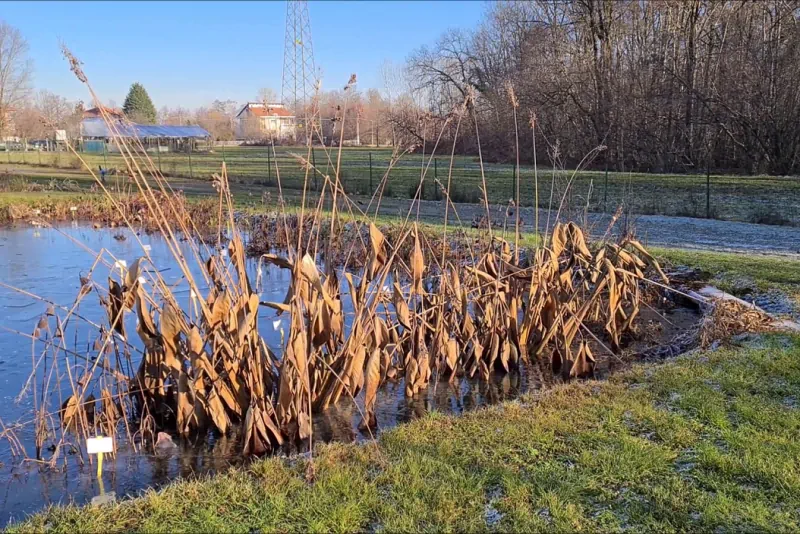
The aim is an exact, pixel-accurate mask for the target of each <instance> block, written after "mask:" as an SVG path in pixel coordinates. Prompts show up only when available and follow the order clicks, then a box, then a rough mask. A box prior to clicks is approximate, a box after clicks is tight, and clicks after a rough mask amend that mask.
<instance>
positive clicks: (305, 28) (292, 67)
mask: <svg viewBox="0 0 800 534" xmlns="http://www.w3.org/2000/svg"><path fill="white" fill-rule="evenodd" d="M283 46H284V47H283V80H282V83H281V103H283V104H284V105H286V106H293V107H294V113H295V116H296V117H297V118H298V120H299V126H301V127H302V128H303V129H304V133H305V135H306V137H307V136H309V135H311V132H309V131H308V128H309V125H308V112H307V108H308V104H309V101H310V98H311V96H312V95H313V92H314V86H315V83H316V80H315V74H316V73H315V66H314V47H313V46H312V44H311V20H310V18H309V16H308V2H306V1H305V0H288V1H287V2H286V39H285V41H284V45H283Z"/></svg>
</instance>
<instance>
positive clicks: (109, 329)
mask: <svg viewBox="0 0 800 534" xmlns="http://www.w3.org/2000/svg"><path fill="white" fill-rule="evenodd" d="M68 57H69V58H70V62H71V64H72V65H73V67H74V68H76V69H78V70H79V71H80V67H79V65H80V63H79V62H77V60H75V59H74V58H73V57H72V56H71V55H69V54H68ZM79 79H81V81H83V82H86V80H85V76H83V72H82V71H80V76H79ZM354 83H355V77H353V78H351V80H350V82H348V87H351V86H352V85H353V84H354ZM87 87H89V85H88V83H87ZM89 90H90V92H91V87H89ZM92 95H93V96H94V93H93V92H92ZM509 97H510V99H511V101H512V105H513V107H514V108H515V109H516V107H517V106H518V103H516V97H515V96H514V94H513V90H509ZM474 98H475V94H474V91H470V92H469V94H468V96H467V98H466V99H465V101H464V103H463V105H462V106H461V107H460V111H459V112H457V113H453V114H451V115H450V117H453V118H457V123H456V131H458V129H459V126H460V123H461V118H462V117H463V116H464V112H465V111H466V110H469V111H470V112H471V116H472V117H473V119H474V121H473V122H474V125H475V128H476V133H477V118H476V116H475V111H474ZM100 109H101V113H102V109H103V108H102V107H101V108H100ZM346 112H347V105H346V103H345V105H344V106H343V107H342V117H343V118H344V115H345V114H346ZM450 117H448V120H449V118H450ZM103 118H104V119H105V120H106V122H107V126H108V128H109V130H110V131H111V132H112V133H113V134H114V135H113V140H114V142H115V143H116V144H117V147H118V149H119V152H120V154H121V155H122V157H123V158H124V161H125V163H126V167H127V169H128V172H129V174H130V176H131V181H132V183H133V185H134V186H135V187H136V192H137V194H138V195H139V196H140V197H139V198H140V199H141V202H142V203H143V205H144V206H146V208H147V212H148V214H149V215H148V216H149V217H150V225H151V226H152V227H153V228H154V229H156V230H157V231H158V232H160V233H161V234H162V236H163V237H164V240H165V243H166V244H167V246H168V248H169V250H170V251H171V253H172V255H173V257H174V261H175V263H176V264H177V266H178V268H179V269H180V271H181V274H182V275H183V279H184V281H185V284H186V285H187V286H188V288H189V290H190V291H191V294H192V295H194V298H193V300H192V302H191V303H190V304H189V305H188V306H183V307H182V306H181V303H180V301H179V299H178V298H177V296H176V294H175V289H174V288H173V287H172V286H170V285H168V284H167V283H166V282H165V281H164V280H163V278H162V277H161V275H160V273H159V271H158V268H157V266H155V265H153V264H152V261H151V259H150V257H149V254H148V252H147V250H146V249H145V248H144V247H143V248H142V250H143V253H142V256H141V257H140V258H138V259H136V260H135V261H132V262H131V264H130V266H126V265H124V264H122V263H120V262H119V260H118V259H117V258H114V257H112V256H111V255H110V254H108V252H107V251H101V253H100V254H99V255H98V259H97V262H96V263H103V264H105V265H107V266H113V265H118V266H119V268H118V269H112V274H111V276H110V277H109V278H108V280H107V281H104V282H98V281H96V280H95V279H94V278H93V276H92V275H93V272H90V273H88V275H87V276H86V277H85V281H84V280H83V279H82V283H81V290H80V292H79V294H78V296H77V297H76V300H75V303H74V305H73V307H72V308H71V309H67V310H62V311H64V312H66V313H60V312H58V311H57V310H55V309H53V310H48V312H47V313H46V314H45V315H44V316H43V317H42V319H41V320H40V321H39V323H38V324H37V325H36V327H35V330H34V334H33V335H32V336H31V338H32V339H33V344H34V347H37V346H39V347H41V346H44V347H45V349H44V353H42V355H40V356H39V357H38V358H37V357H36V354H35V352H34V354H33V364H32V365H33V368H34V370H33V375H32V380H31V381H32V384H34V387H33V388H32V394H33V395H34V396H35V397H37V398H38V399H39V401H40V402H38V403H37V405H36V406H35V411H36V424H37V432H36V436H37V445H38V446H39V448H40V449H41V448H44V447H45V445H46V443H47V442H54V443H55V444H56V449H55V450H56V452H55V453H54V454H53V456H51V461H54V459H55V458H58V457H59V450H60V448H61V447H62V446H65V445H69V444H70V443H72V441H71V440H72V438H71V437H70V436H82V437H86V436H89V435H91V434H93V433H95V432H97V431H102V432H103V433H105V434H110V435H117V436H118V437H123V436H125V437H126V438H127V439H128V440H130V442H131V443H133V444H134V446H136V445H135V444H137V443H140V442H141V440H142V439H145V440H152V439H153V438H154V436H155V435H156V433H157V432H158V431H159V430H165V429H167V430H172V431H174V432H176V433H178V434H181V435H197V434H202V433H204V432H208V431H214V432H218V433H220V434H226V433H229V432H231V430H232V428H233V427H234V426H241V428H242V429H243V436H244V439H243V451H242V452H243V453H244V454H263V453H266V452H269V451H271V450H274V449H275V448H276V447H278V446H280V445H281V444H284V443H287V442H298V441H305V440H308V441H309V442H310V441H311V439H312V434H313V424H312V421H313V415H314V414H315V413H317V412H320V411H322V410H325V409H326V408H327V407H329V406H330V405H332V404H335V403H337V402H338V401H339V400H340V399H342V397H349V398H353V399H356V398H362V397H363V400H362V402H361V406H363V409H362V408H361V407H359V410H361V412H362V418H363V420H362V427H364V428H366V429H372V428H374V427H375V425H376V422H377V417H376V406H377V397H378V393H379V390H380V388H381V386H382V385H383V384H385V383H386V382H387V381H393V380H399V379H402V380H404V386H405V394H406V395H408V396H414V395H418V394H419V393H420V392H422V391H423V390H424V389H425V388H426V387H427V386H428V385H429V384H430V382H431V380H440V379H442V380H445V379H446V380H448V381H454V380H456V379H457V378H458V377H459V376H468V377H480V379H482V380H488V379H489V378H490V376H491V375H492V373H496V372H499V373H509V372H513V371H514V370H515V369H517V368H519V366H520V365H521V364H522V362H524V361H526V360H528V359H533V358H546V359H548V360H549V362H550V363H551V365H552V368H553V370H554V371H555V372H557V373H560V374H561V375H562V376H563V377H564V378H565V379H571V378H578V377H586V376H591V375H592V373H593V372H594V369H595V365H596V360H597V357H598V356H597V355H596V354H595V352H596V351H597V350H598V347H601V348H603V350H607V349H605V348H604V347H606V344H607V345H608V346H610V350H611V351H618V350H619V349H620V347H621V346H622V343H623V341H622V337H623V336H624V335H625V334H626V333H627V332H630V331H631V330H633V329H634V328H635V325H636V318H637V316H638V314H639V306H640V301H641V300H642V291H641V289H640V286H641V284H642V283H644V281H646V280H647V279H648V276H650V275H653V276H657V277H658V278H659V280H660V282H658V283H659V284H662V285H663V286H668V284H669V280H668V279H667V277H666V276H665V275H664V273H663V271H662V270H661V268H660V266H659V265H658V263H657V262H656V261H655V260H654V259H653V257H652V256H651V255H650V254H648V253H647V251H646V250H645V249H644V247H642V246H641V244H639V243H638V242H637V241H635V240H632V239H624V240H622V241H621V242H619V243H604V244H602V245H599V246H595V247H592V246H591V245H590V243H588V242H587V239H586V236H585V235H584V233H583V231H582V229H581V228H580V227H578V226H577V225H575V224H573V223H569V224H564V223H557V224H555V226H554V228H553V230H552V236H551V237H550V239H549V240H548V242H546V243H545V246H542V247H539V248H536V249H534V250H530V251H523V250H522V249H521V248H520V246H519V225H520V223H519V209H518V206H519V205H520V198H519V194H517V197H516V199H515V201H514V206H515V211H516V213H517V214H516V216H515V219H516V221H515V238H514V243H513V244H512V243H509V242H508V241H506V240H505V239H502V238H501V237H498V236H497V235H494V234H493V232H492V227H491V224H489V226H488V231H486V232H484V233H483V234H482V235H481V236H480V238H478V239H472V238H470V239H465V238H463V234H457V233H454V234H452V235H450V236H448V233H447V226H445V230H444V232H443V235H442V236H441V237H439V236H434V235H432V234H430V233H428V232H425V231H423V230H422V229H421V228H420V226H419V225H418V223H417V222H416V220H413V219H411V214H412V210H414V208H415V206H414V203H412V205H411V206H410V207H409V211H408V214H407V215H406V217H405V218H404V219H403V220H402V222H401V223H400V224H398V225H397V226H394V227H391V228H389V229H386V228H383V229H382V228H379V227H378V226H377V225H376V224H375V222H374V220H373V219H372V217H371V216H370V215H369V212H370V210H371V206H372V202H370V206H368V207H367V210H366V211H362V210H361V208H360V207H359V205H358V204H357V203H354V202H353V201H352V200H351V199H350V198H349V197H348V195H347V194H346V193H345V192H344V191H343V189H342V186H341V183H340V180H339V166H340V162H341V150H342V149H341V145H342V143H340V146H339V149H338V150H339V153H338V154H336V155H334V154H332V152H329V151H328V149H327V148H325V149H324V150H325V158H326V159H327V161H328V162H329V163H331V164H333V161H334V160H335V161H336V163H335V165H334V167H333V168H334V173H333V175H332V176H331V175H329V174H328V173H323V172H321V171H320V169H319V168H317V167H316V166H315V165H314V164H313V163H311V162H309V159H308V158H303V157H302V156H298V158H300V159H302V160H303V161H304V164H305V167H306V178H305V181H306V184H305V185H306V186H307V185H308V180H309V179H311V178H314V179H316V178H317V177H319V178H320V179H321V180H322V182H323V183H322V187H321V190H320V195H319V198H318V199H317V200H316V204H311V205H309V206H307V205H306V202H307V201H308V199H307V197H306V195H305V188H304V195H303V197H302V204H301V207H300V211H299V214H297V215H290V214H287V213H286V211H285V209H284V208H283V206H282V204H281V199H280V172H279V171H278V173H277V180H278V186H279V201H278V204H279V206H280V211H279V212H278V214H277V215H276V216H275V217H272V218H264V219H262V220H261V221H260V224H259V225H258V226H256V227H253V228H251V229H250V233H251V234H253V235H254V239H253V242H255V243H259V242H260V243H261V249H260V259H259V265H261V264H262V263H269V264H272V265H275V266H277V267H279V268H281V269H286V270H287V271H289V272H290V281H289V283H288V288H287V293H286V296H285V298H284V299H283V301H281V302H262V301H260V299H259V297H258V294H257V291H256V289H254V288H253V286H252V285H251V282H250V280H249V278H248V274H247V270H246V265H245V257H246V255H247V252H248V251H250V252H253V250H254V246H253V243H251V245H250V247H248V248H246V247H245V244H244V242H243V239H242V235H241V233H240V231H239V227H238V225H237V223H236V221H235V218H234V205H233V199H232V195H231V191H230V187H229V183H228V177H227V169H226V167H225V165H224V164H223V166H222V169H221V172H220V173H219V174H218V175H215V176H214V182H215V185H216V189H217V191H218V193H219V197H218V199H217V200H216V201H215V202H216V205H215V208H214V209H213V210H211V209H206V211H207V212H213V213H215V214H216V216H215V217H214V219H212V220H213V221H214V222H216V225H217V228H216V232H215V236H216V240H217V245H218V246H217V247H216V248H210V247H209V245H208V244H207V242H206V241H197V240H189V241H188V242H186V243H184V242H183V240H182V237H181V236H186V235H193V234H194V235H196V234H197V229H198V224H197V222H196V221H195V219H194V217H192V215H191V214H190V213H189V212H188V208H187V206H186V203H185V202H183V201H182V200H181V198H180V196H179V195H177V194H176V193H175V192H174V191H172V190H171V188H170V186H169V183H168V182H167V181H166V180H165V179H164V177H163V176H162V175H161V174H160V172H159V171H158V168H157V166H156V165H154V164H153V162H152V160H151V159H150V157H149V155H148V154H147V152H146V151H145V150H144V147H143V146H142V145H141V143H140V142H139V141H138V140H135V139H134V140H131V139H128V138H124V137H122V136H120V135H118V134H119V132H117V131H116V126H115V125H114V123H113V121H111V120H110V118H109V117H106V116H104V117H103ZM309 124H310V125H311V126H310V128H311V129H312V130H313V131H312V135H314V136H318V137H320V138H321V135H322V132H321V130H320V128H319V126H318V121H316V120H314V119H313V118H312V120H310V121H309ZM309 142H310V141H309ZM436 146H438V140H437V143H436ZM436 146H435V147H434V148H433V150H432V152H431V154H430V158H431V159H432V158H433V154H434V153H435V151H436ZM479 146H480V145H479ZM76 155H78V154H77V153H76ZM400 155H402V152H399V151H398V154H397V156H398V159H399V157H400ZM453 155H454V151H453V152H452V153H451V169H450V172H449V173H448V184H447V188H446V189H445V190H444V191H445V194H446V206H447V207H446V213H450V210H452V212H453V214H454V215H455V217H456V219H457V220H458V221H459V223H460V219H459V218H458V213H457V211H456V210H455V206H454V205H452V203H451V202H450V196H449V193H450V185H451V180H450V177H451V175H452V164H453ZM78 156H79V155H78ZM430 161H431V160H430V159H429V160H428V165H424V166H423V168H422V170H421V172H422V175H421V178H420V186H419V187H420V188H421V187H422V185H423V182H424V179H425V177H426V174H427V171H428V169H429V166H430ZM88 170H89V172H92V170H91V169H88ZM481 174H482V179H483V186H484V204H485V208H486V216H487V222H488V218H489V216H490V210H489V204H488V198H487V197H486V195H485V193H486V191H485V190H486V180H485V177H484V176H483V164H482V160H481ZM387 178H388V171H387V174H386V175H385V176H384V179H383V180H382V181H381V183H380V184H379V185H378V188H377V190H376V193H375V195H374V196H373V200H375V201H376V204H377V205H379V204H380V198H381V196H382V192H383V190H384V186H385V184H386V180H387ZM97 182H98V185H99V187H100V188H101V189H102V190H103V191H105V193H106V194H107V196H108V198H109V201H110V202H111V203H112V204H113V205H114V206H116V207H117V208H118V209H119V210H120V222H121V224H125V225H128V226H130V227H132V224H133V223H134V222H135V220H134V219H133V216H132V215H131V214H130V213H127V212H126V211H125V210H124V208H123V207H122V205H121V204H120V202H119V199H118V198H117V197H116V196H115V195H113V194H112V193H111V192H109V191H107V190H105V188H104V187H103V186H102V183H101V182H100V180H99V179H98V180H97ZM438 185H439V186H442V184H438ZM442 187H443V186H442ZM443 189H444V188H443ZM418 197H419V189H418V194H417V199H418ZM328 201H330V202H331V206H332V212H331V215H330V216H327V215H325V216H324V214H323V206H324V205H325V202H328ZM416 202H418V200H417V201H416ZM343 213H346V214H347V215H348V216H349V217H350V221H353V222H351V223H350V227H349V228H348V225H345V224H342V214H343ZM377 213H378V211H377V208H376V211H375V214H376V215H377ZM133 235H134V236H136V234H135V233H134V234H133ZM458 235H461V237H460V238H459V239H463V240H464V241H463V242H464V246H460V247H454V246H453V244H454V243H455V242H456V241H457V240H454V236H458ZM223 236H225V238H226V242H227V247H225V248H224V249H223V247H222V243H223ZM135 238H136V239H138V237H135ZM182 243H184V244H183V245H182ZM320 243H323V245H322V247H321V249H320ZM345 244H346V245H345ZM186 247H188V253H187V249H186ZM267 249H277V252H279V253H276V252H275V251H270V252H266V250H267ZM223 251H224V254H223ZM192 262H193V263H195V264H196V265H198V266H200V267H201V269H200V271H199V272H200V273H201V274H200V276H201V279H197V277H196V276H195V274H193V273H194V272H196V271H193V270H192V269H190V263H192ZM259 271H260V268H259ZM259 283H260V280H256V286H259ZM92 293H95V294H96V296H97V297H98V298H99V299H100V300H101V302H102V304H103V306H104V308H105V310H106V312H107V318H106V321H104V322H103V323H102V324H95V323H93V322H91V321H86V320H83V319H81V318H79V316H78V315H77V314H76V310H77V308H78V304H79V303H80V302H81V301H82V300H83V299H85V298H88V297H89V296H90V295H92ZM344 294H347V295H348V296H349V305H348V309H347V310H345V305H344V302H343V295H344ZM260 307H268V308H271V309H273V310H275V312H276V313H278V314H287V315H288V317H289V320H288V324H289V328H288V332H287V333H286V335H285V336H284V338H283V340H282V346H281V352H280V354H273V352H272V351H271V350H270V349H269V348H268V347H267V344H266V342H265V341H264V339H263V338H262V337H261V335H260V333H259V328H258V311H259V309H260ZM346 314H347V315H348V316H349V320H347V321H346V320H345V315H346ZM132 315H135V317H136V328H135V335H136V336H137V337H138V339H139V340H140V342H141V343H140V344H135V343H133V342H132V340H131V336H133V335H134V332H131V331H129V329H126V317H128V316H132ZM75 321H82V323H83V324H84V326H86V327H87V328H92V329H95V331H96V333H97V341H96V343H95V344H94V345H93V346H92V347H91V349H90V350H79V348H78V347H73V348H68V347H67V345H66V340H65V337H66V336H65V335H64V331H65V328H66V327H67V326H68V325H73V324H74V322H75ZM600 337H603V338H604V340H605V341H603V342H600V343H599V344H598V343H596V341H599V338H600ZM45 356H46V358H45ZM64 371H66V373H65V372H64ZM61 376H66V377H67V381H68V384H56V383H55V381H57V380H58V377H61ZM54 377H55V378H54ZM62 394H66V395H65V396H64V398H61V397H60V395H62ZM56 397H58V406H60V407H61V408H60V409H59V410H57V415H58V416H59V417H60V423H57V422H56V421H55V420H54V418H53V415H54V413H53V411H52V400H53V399H55V398H56ZM98 398H99V401H98ZM47 399H50V400H51V402H46V400H47ZM3 436H4V437H8V436H10V434H7V433H4V434H3Z"/></svg>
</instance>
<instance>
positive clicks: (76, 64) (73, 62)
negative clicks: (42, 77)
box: [61, 44, 86, 83]
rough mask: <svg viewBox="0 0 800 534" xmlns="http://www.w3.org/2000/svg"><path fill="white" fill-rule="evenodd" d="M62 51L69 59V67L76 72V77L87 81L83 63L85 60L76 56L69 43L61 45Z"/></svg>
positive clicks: (84, 81)
mask: <svg viewBox="0 0 800 534" xmlns="http://www.w3.org/2000/svg"><path fill="white" fill-rule="evenodd" d="M61 53H62V54H64V58H65V59H66V60H67V61H69V69H70V70H71V71H72V72H73V74H75V77H76V78H78V79H79V80H80V81H81V82H83V83H86V75H85V74H84V73H83V69H82V68H81V65H83V62H82V61H81V60H79V59H78V58H76V57H75V56H74V55H73V54H72V52H70V50H69V48H67V45H64V44H62V45H61Z"/></svg>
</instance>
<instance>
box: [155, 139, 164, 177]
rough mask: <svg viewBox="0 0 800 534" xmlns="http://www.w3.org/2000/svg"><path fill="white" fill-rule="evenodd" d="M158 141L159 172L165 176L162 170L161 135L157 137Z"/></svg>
mask: <svg viewBox="0 0 800 534" xmlns="http://www.w3.org/2000/svg"><path fill="white" fill-rule="evenodd" d="M156 143H158V144H157V145H156V151H157V152H156V153H157V154H158V174H160V175H161V176H164V171H162V170H161V138H160V137H157V138H156Z"/></svg>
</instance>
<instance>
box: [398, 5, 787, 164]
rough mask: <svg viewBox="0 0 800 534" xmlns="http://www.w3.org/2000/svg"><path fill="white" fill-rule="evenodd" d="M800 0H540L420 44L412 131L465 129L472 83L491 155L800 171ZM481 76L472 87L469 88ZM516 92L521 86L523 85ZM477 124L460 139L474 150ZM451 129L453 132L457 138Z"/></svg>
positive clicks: (406, 109)
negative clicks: (456, 114)
mask: <svg viewBox="0 0 800 534" xmlns="http://www.w3.org/2000/svg"><path fill="white" fill-rule="evenodd" d="M799 23H800V1H797V0H761V1H757V2H744V1H739V0H736V1H728V0H675V1H670V0H659V1H647V0H574V1H571V2H560V1H559V2H555V1H551V0H529V1H515V2H498V3H495V4H491V6H490V7H489V9H488V10H487V13H486V15H485V17H484V20H483V21H482V22H481V24H480V26H479V27H478V28H476V29H474V30H471V31H463V30H451V31H448V32H446V33H444V34H443V35H442V36H441V37H440V38H439V39H438V40H437V42H436V43H435V44H433V45H432V46H423V47H421V48H419V49H417V50H416V51H415V52H414V53H412V54H411V55H410V57H409V58H408V60H407V63H406V65H405V76H406V79H407V83H408V85H409V88H410V94H411V95H412V97H413V98H412V99H411V100H410V101H409V102H408V103H407V105H406V106H399V107H396V108H395V110H394V116H393V120H394V122H395V123H396V124H397V125H398V127H399V128H401V129H403V131H404V132H406V133H407V134H408V136H409V137H411V138H416V139H417V141H419V140H422V139H427V140H428V142H430V140H431V139H432V138H433V137H434V136H438V135H439V133H436V132H437V127H438V128H444V129H445V131H444V132H441V131H440V133H442V134H443V137H444V138H445V139H449V138H450V137H453V136H454V135H455V132H454V127H453V125H454V123H455V121H454V120H452V118H449V119H448V117H450V115H449V114H450V113H451V112H452V110H454V109H458V107H459V105H461V104H462V103H463V101H464V100H465V98H466V97H467V95H468V93H469V91H471V90H472V91H474V92H475V97H474V99H473V102H474V111H475V118H476V119H477V121H476V122H477V127H478V128H479V133H480V139H481V145H482V149H483V153H484V155H485V156H487V157H489V158H492V159H496V160H505V161H511V160H513V158H514V157H515V151H516V150H515V146H516V141H515V135H514V126H513V125H514V122H513V111H514V108H513V107H512V100H514V101H515V103H516V104H517V106H518V107H517V108H516V111H517V115H518V119H519V145H520V153H521V157H522V158H523V160H526V161H531V160H532V159H533V156H534V154H533V150H534V149H533V146H534V143H533V134H532V131H533V130H532V128H531V124H535V135H536V141H537V144H536V147H537V148H536V150H537V154H536V157H537V159H538V160H539V161H541V162H552V163H554V164H557V165H565V166H574V165H576V164H578V163H579V162H580V161H581V160H582V159H583V158H584V157H585V156H586V155H587V154H589V153H592V151H593V150H594V149H596V148H597V147H604V148H603V149H602V150H601V151H599V152H596V154H597V155H596V157H594V159H593V161H592V162H591V164H592V165H593V166H595V167H600V168H602V167H605V166H607V167H608V168H612V169H616V170H622V171H628V170H636V171H653V172H656V171H657V172H698V171H701V170H705V169H707V168H710V169H713V170H722V171H734V172H744V173H770V174H779V175H785V174H791V173H797V172H798V170H800V26H798V24H799ZM470 88H473V89H470ZM511 93H513V96H512V95H511ZM473 130H474V125H473V124H472V123H471V121H463V124H462V126H461V134H459V138H460V139H461V140H460V141H459V142H458V145H459V149H460V150H463V151H464V152H467V153H469V152H473V153H474V152H475V149H476V146H475V141H474V139H475V135H474V131H473ZM449 140H450V141H452V139H449Z"/></svg>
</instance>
